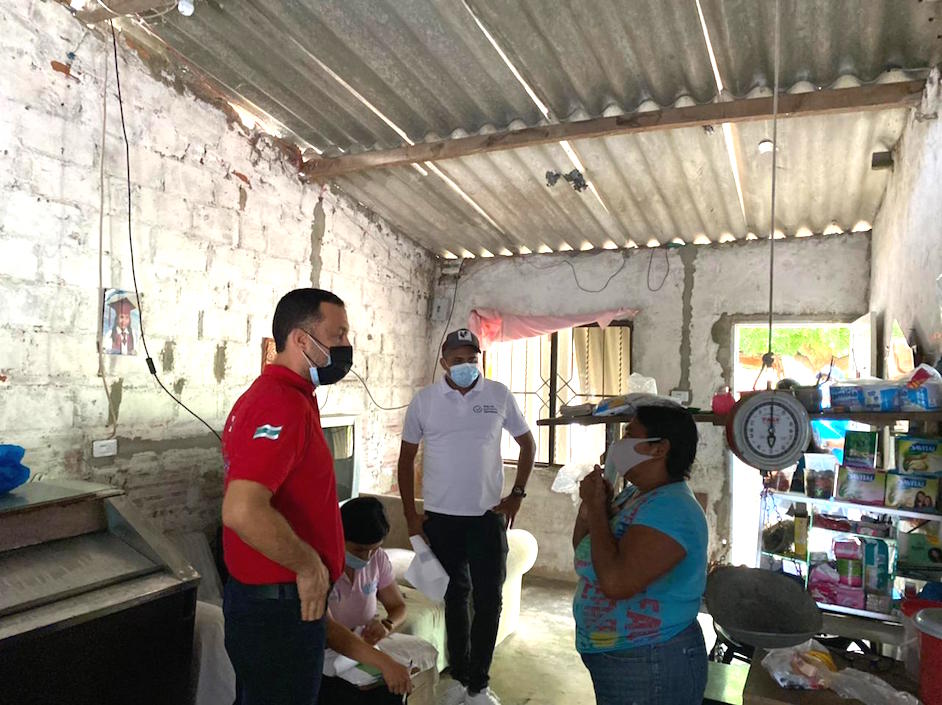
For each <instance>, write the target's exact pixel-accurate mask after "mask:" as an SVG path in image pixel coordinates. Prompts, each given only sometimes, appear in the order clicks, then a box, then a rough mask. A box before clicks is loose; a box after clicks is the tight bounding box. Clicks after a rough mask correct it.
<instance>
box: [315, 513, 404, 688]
mask: <svg viewBox="0 0 942 705" xmlns="http://www.w3.org/2000/svg"><path fill="white" fill-rule="evenodd" d="M340 515H341V518H342V520H343V531H344V538H345V539H346V545H347V565H346V568H345V569H344V572H343V575H341V576H340V579H339V580H338V581H337V582H336V583H335V584H334V588H333V590H332V591H331V593H330V597H329V598H328V602H327V610H328V618H329V625H328V631H327V645H328V646H329V647H331V648H333V649H334V650H336V651H339V652H341V653H344V654H346V655H348V656H351V657H353V658H357V660H359V661H361V662H364V663H368V662H369V661H373V660H374V659H376V658H380V659H381V660H382V661H392V659H390V658H389V657H388V656H386V655H385V654H381V653H380V652H377V651H375V650H374V649H372V648H369V649H368V651H364V650H363V646H364V643H363V642H365V645H368V646H369V647H373V646H375V645H376V644H378V643H379V642H380V641H382V640H383V639H385V638H386V637H387V636H388V635H389V634H391V633H392V632H394V631H395V630H396V629H397V628H398V627H400V626H401V625H402V623H403V622H405V620H406V603H405V601H404V600H403V597H402V593H401V592H399V587H398V586H397V585H396V580H395V576H394V575H393V568H392V563H390V561H389V557H388V556H387V555H386V553H385V551H383V549H382V548H380V545H381V544H382V543H383V540H384V539H385V538H386V535H387V534H388V533H389V520H388V519H387V518H386V513H385V511H384V509H383V505H382V503H381V502H380V501H379V500H378V499H376V498H374V497H357V498H355V499H352V500H350V501H349V502H347V503H346V504H345V505H343V507H341V509H340ZM377 603H382V605H383V607H385V608H386V614H387V617H385V618H382V619H381V618H380V617H379V615H378V613H377ZM355 633H359V637H357V636H356V634H355ZM357 642H359V649H357V651H359V652H360V653H363V654H364V655H365V654H369V656H370V657H371V658H370V659H369V660H367V659H364V658H358V656H359V654H356V653H351V651H352V649H351V646H352V645H355V644H356V643H357ZM370 652H372V653H370ZM393 663H395V662H393ZM375 665H379V664H375ZM384 665H386V664H384ZM395 665H396V666H399V664H395ZM380 670H382V671H383V677H384V679H385V681H386V687H380V688H374V689H371V690H360V689H359V688H358V687H356V686H354V685H353V684H352V683H349V682H347V681H345V680H343V679H342V678H340V677H329V676H324V678H323V680H322V682H321V691H320V697H319V699H318V703H319V704H320V705H344V704H346V703H350V704H351V705H354V704H356V705H365V704H367V703H369V704H370V705H372V704H373V703H377V704H385V703H390V704H395V705H401V703H402V702H404V701H403V697H402V693H404V692H406V691H405V689H404V684H403V683H400V682H399V681H401V680H402V678H401V675H402V673H401V672H404V673H405V674H406V678H407V679H408V670H407V669H406V668H405V667H404V666H399V668H398V669H397V668H391V667H387V668H381V669H380ZM387 671H389V672H388V673H387ZM391 680H392V681H393V682H390V681H391Z"/></svg>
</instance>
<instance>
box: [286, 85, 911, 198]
mask: <svg viewBox="0 0 942 705" xmlns="http://www.w3.org/2000/svg"><path fill="white" fill-rule="evenodd" d="M924 87H925V81H924V80H911V81H900V82H896V83H880V84H874V85H866V86H857V87H854V88H840V89H836V90H820V91H813V92H810V93H785V94H782V95H780V96H779V99H778V105H779V116H780V117H800V116H809V115H828V114H833V113H850V112H859V111H863V110H885V109H888V108H902V107H909V106H912V105H916V104H918V103H919V100H920V99H921V97H922V92H923V88H924ZM771 117H772V98H771V97H767V98H746V99H742V100H733V101H728V102H716V103H707V104H704V105H694V106H689V107H683V108H664V109H663V110H652V111H648V112H636V113H631V114H628V115H618V116H616V117H602V118H594V119H592V120H581V121H579V122H566V123H560V124H555V125H544V126H540V127H527V128H524V129H522V130H505V131H503V132H497V133H494V134H489V135H472V136H470V137H461V138H457V139H448V140H440V141H437V142H424V143H419V144H416V145H413V146H406V147H397V148H395V149H387V150H377V151H373V152H363V153H360V154H348V155H344V156H340V157H332V158H317V159H312V160H311V161H308V162H306V163H305V164H304V166H303V168H302V173H303V174H304V175H305V176H306V177H308V178H311V179H327V178H330V177H334V176H341V175H343V174H349V173H352V172H356V171H364V170H367V169H382V168H385V167H393V166H402V165H404V164H412V163H420V164H421V163H422V162H427V161H431V162H434V161H440V160H443V159H455V158H457V157H465V156H470V155H473V154H484V153H486V152H497V151H501V150H507V149H519V148H521V147H530V146H533V145H539V144H548V143H551V142H559V141H561V140H581V139H590V138H596V137H609V136H612V135H626V134H633V133H638V132H651V131H654V130H675V129H679V128H682V127H697V126H702V125H714V124H720V123H724V122H730V123H736V122H750V121H756V120H767V119H769V118H771Z"/></svg>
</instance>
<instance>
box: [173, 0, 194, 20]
mask: <svg viewBox="0 0 942 705" xmlns="http://www.w3.org/2000/svg"><path fill="white" fill-rule="evenodd" d="M177 12H179V13H180V14H181V15H183V16H184V17H189V16H190V15H192V14H193V0H180V2H178V3H177Z"/></svg>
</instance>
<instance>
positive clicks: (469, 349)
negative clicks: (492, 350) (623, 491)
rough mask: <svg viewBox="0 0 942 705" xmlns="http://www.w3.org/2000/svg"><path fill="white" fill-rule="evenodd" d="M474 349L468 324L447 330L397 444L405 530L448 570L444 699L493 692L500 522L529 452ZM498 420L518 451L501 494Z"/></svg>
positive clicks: (490, 699) (507, 516)
mask: <svg viewBox="0 0 942 705" xmlns="http://www.w3.org/2000/svg"><path fill="white" fill-rule="evenodd" d="M480 353H481V346H480V344H479V343H478V339H477V336H476V335H474V333H472V332H471V331H469V330H467V329H465V328H462V329H460V330H456V331H453V332H451V333H449V334H448V336H447V337H446V338H445V342H444V344H443V345H442V359H441V365H442V367H443V368H444V369H445V372H446V376H445V377H444V378H442V380H441V381H440V382H438V383H436V384H433V385H431V386H428V387H426V388H424V389H422V390H421V391H420V392H419V393H418V394H417V395H416V396H415V398H414V399H413V400H412V403H411V404H410V405H409V410H408V412H406V421H405V426H404V427H403V430H402V449H401V450H400V453H399V492H400V494H401V496H402V506H403V509H404V511H405V515H406V521H407V522H408V523H409V534H410V535H412V536H415V535H424V536H426V537H427V539H428V542H429V545H430V546H431V547H432V551H434V553H435V555H436V557H437V558H438V560H439V561H440V562H441V564H442V567H444V569H445V570H446V571H447V573H448V576H449V583H448V592H447V593H446V594H445V627H446V629H447V632H448V661H449V665H450V667H451V675H452V677H453V678H454V679H455V684H454V685H453V686H452V688H451V689H450V690H449V691H448V692H447V693H446V694H445V697H444V698H443V700H442V701H441V702H442V703H443V704H446V705H459V704H460V703H468V705H494V704H495V703H499V702H500V701H499V700H498V699H497V697H496V696H495V695H494V693H493V691H491V689H490V688H488V671H489V670H490V666H491V659H492V658H493V656H494V646H495V644H496V642H497V625H498V622H499V621H500V609H501V589H502V587H503V583H504V577H505V576H506V562H507V534H506V531H507V528H509V527H510V526H511V525H512V524H513V520H514V517H515V516H516V515H517V512H518V511H519V510H520V503H521V501H522V500H523V498H524V497H526V492H525V487H526V483H527V479H528V478H529V476H530V470H531V469H532V468H533V457H534V454H535V452H536V444H535V442H534V440H533V434H531V433H530V428H529V426H528V425H527V422H526V419H524V417H523V414H521V413H520V408H519V407H518V406H517V402H516V401H515V400H514V398H513V396H512V395H511V393H510V390H509V389H507V387H505V386H504V385H503V384H501V383H500V382H495V381H493V380H490V379H486V378H485V377H484V376H483V375H481V371H480V368H479V366H478V356H479V355H480ZM504 429H506V430H507V431H508V432H509V433H510V434H511V435H512V436H513V437H514V439H515V440H516V441H517V443H518V444H519V445H520V456H519V458H518V460H517V477H516V481H515V484H514V488H513V491H512V492H511V493H510V495H508V496H507V497H505V498H503V499H501V494H502V492H503V487H504V466H503V461H502V459H501V455H500V442H501V432H502V431H503V430H504ZM423 439H424V440H425V453H424V455H423V460H422V482H423V485H422V487H423V495H424V499H425V513H424V514H420V513H419V512H418V511H416V508H415V456H416V452H417V451H418V448H419V442H420V441H422V440H423ZM469 597H471V598H472V599H473V605H474V621H473V623H472V622H471V620H470V618H469V612H468V605H469V603H468V599H469Z"/></svg>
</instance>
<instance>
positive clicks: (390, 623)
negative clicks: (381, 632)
mask: <svg viewBox="0 0 942 705" xmlns="http://www.w3.org/2000/svg"><path fill="white" fill-rule="evenodd" d="M380 624H382V625H383V626H384V627H386V629H387V631H390V632H391V631H392V630H393V621H392V620H391V619H390V618H389V617H386V619H381V620H380Z"/></svg>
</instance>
